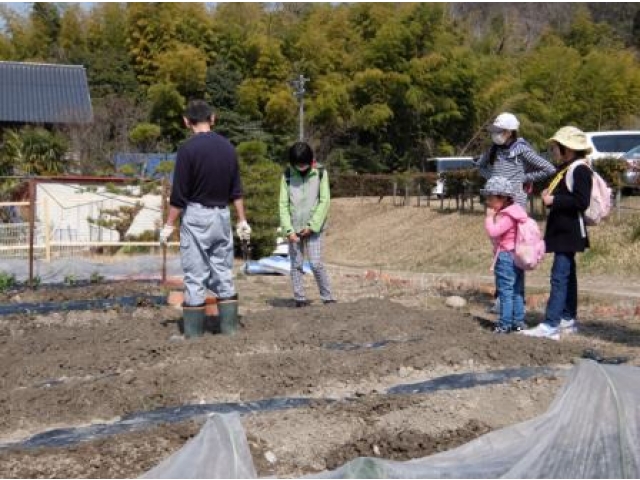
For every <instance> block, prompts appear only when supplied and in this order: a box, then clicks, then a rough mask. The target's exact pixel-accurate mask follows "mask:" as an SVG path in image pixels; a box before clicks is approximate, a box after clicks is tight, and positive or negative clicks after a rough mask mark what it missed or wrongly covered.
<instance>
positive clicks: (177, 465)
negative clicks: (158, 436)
mask: <svg viewBox="0 0 640 480" xmlns="http://www.w3.org/2000/svg"><path fill="white" fill-rule="evenodd" d="M256 476H257V475H256V470H255V468H254V466H253V461H252V459H251V451H250V450H249V444H248V443H247V439H246V436H245V433H244V429H243V428H242V424H241V423H240V416H239V415H238V414H237V413H233V414H226V415H213V416H212V417H211V418H209V420H207V423H205V425H204V427H202V429H201V430H200V433H198V435H196V436H195V437H193V438H192V439H191V440H189V441H188V442H187V443H186V444H185V446H184V447H182V448H181V449H180V450H178V451H177V452H175V453H174V454H173V455H171V456H170V457H168V458H166V459H165V460H163V461H162V462H161V463H160V464H159V465H157V466H156V467H155V468H153V469H151V470H149V471H148V472H147V473H145V474H144V475H143V476H142V477H141V478H256Z"/></svg>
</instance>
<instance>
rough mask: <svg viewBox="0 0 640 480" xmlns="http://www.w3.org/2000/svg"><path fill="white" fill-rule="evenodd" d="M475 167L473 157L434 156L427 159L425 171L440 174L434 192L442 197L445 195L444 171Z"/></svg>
mask: <svg viewBox="0 0 640 480" xmlns="http://www.w3.org/2000/svg"><path fill="white" fill-rule="evenodd" d="M474 167H475V163H474V161H473V157H433V158H429V159H427V164H426V168H425V171H426V172H428V173H436V174H438V176H437V180H436V186H435V188H434V189H433V194H434V195H435V196H436V197H438V198H442V197H443V196H444V195H445V188H444V178H443V177H442V175H441V174H442V173H443V172H448V171H451V170H469V169H471V168H474Z"/></svg>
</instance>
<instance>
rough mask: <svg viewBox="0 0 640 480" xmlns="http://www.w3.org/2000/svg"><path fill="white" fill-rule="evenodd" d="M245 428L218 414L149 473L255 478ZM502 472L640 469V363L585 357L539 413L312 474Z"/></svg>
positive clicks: (605, 473)
mask: <svg viewBox="0 0 640 480" xmlns="http://www.w3.org/2000/svg"><path fill="white" fill-rule="evenodd" d="M491 408H497V409H499V408H500V406H499V405H493V406H492V407H491ZM241 429H242V427H241V426H239V420H238V417H237V416H227V415H221V416H214V417H212V419H210V420H209V421H208V422H207V424H205V426H204V427H203V428H202V430H201V431H200V433H199V434H198V435H197V436H196V437H195V438H194V439H192V440H191V441H190V442H189V443H187V444H186V445H185V446H184V447H183V448H182V449H181V450H179V451H178V452H176V453H175V454H174V455H172V456H171V457H169V458H168V459H166V460H165V461H163V462H162V463H161V464H160V465H158V466H157V467H156V468H154V469H153V470H151V471H149V472H147V474H146V475H145V477H147V478H151V477H155V478H167V477H173V478H253V477H254V476H255V470H254V468H253V463H252V459H251V455H250V452H249V449H248V446H247V443H246V438H245V436H244V433H242V432H241ZM230 438H231V440H229V439H230ZM239 472H241V473H239ZM498 477H501V478H638V477H640V369H638V368H637V367H630V366H614V365H600V364H598V363H596V362H593V361H583V362H581V363H580V364H579V365H577V366H576V367H574V368H573V369H572V370H571V372H570V374H569V378H568V380H567V382H566V384H565V386H564V388H563V389H562V390H561V391H560V392H559V394H558V396H557V397H556V399H555V400H554V402H553V403H552V405H551V406H550V408H549V410H548V411H547V412H546V413H545V414H543V415H541V416H539V417H537V418H534V419H532V420H529V421H527V422H523V423H520V424H517V425H514V426H511V427H507V428H504V429H501V430H497V431H494V432H491V433H488V434H486V435H483V436H482V437H479V438H477V439H476V440H474V441H472V442H469V443H467V444H466V445H463V446H461V447H458V448H456V449H453V450H450V451H448V452H443V453H439V454H436V455H432V456H429V457H424V458H421V459H415V460H410V461H407V462H397V461H391V460H384V459H380V458H370V457H366V458H365V457H363V458H358V459H355V460H352V461H351V462H348V463H346V464H345V465H343V466H342V467H340V468H338V469H336V470H333V471H327V472H322V473H320V474H318V475H314V476H310V477H307V478H498Z"/></svg>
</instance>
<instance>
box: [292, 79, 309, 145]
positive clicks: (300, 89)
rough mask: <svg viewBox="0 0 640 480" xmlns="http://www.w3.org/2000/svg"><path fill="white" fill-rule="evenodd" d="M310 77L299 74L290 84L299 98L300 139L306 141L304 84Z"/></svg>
mask: <svg viewBox="0 0 640 480" xmlns="http://www.w3.org/2000/svg"><path fill="white" fill-rule="evenodd" d="M309 80H310V79H309V78H306V77H305V76H304V75H299V76H298V78H297V79H296V80H291V82H289V83H290V85H291V86H292V87H293V88H294V89H295V91H294V92H293V94H294V95H295V97H296V98H297V99H298V121H299V124H298V139H299V140H300V141H301V142H303V141H304V93H305V89H304V84H305V83H306V82H308V81H309Z"/></svg>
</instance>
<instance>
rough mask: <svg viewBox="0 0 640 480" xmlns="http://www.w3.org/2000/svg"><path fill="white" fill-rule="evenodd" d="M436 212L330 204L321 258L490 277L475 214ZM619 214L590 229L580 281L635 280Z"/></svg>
mask: <svg viewBox="0 0 640 480" xmlns="http://www.w3.org/2000/svg"><path fill="white" fill-rule="evenodd" d="M413 204H414V205H415V200H414V202H413ZM439 205H440V204H439V202H432V203H431V206H430V207H426V206H422V207H419V208H418V207H416V206H411V207H394V206H393V205H392V201H391V199H390V198H385V199H384V200H383V201H382V202H381V203H380V204H379V203H378V199H377V198H376V199H373V198H370V199H356V198H352V199H347V198H339V199H335V200H333V203H332V206H331V216H330V225H329V230H328V232H327V239H326V245H325V257H326V259H327V261H328V262H331V263H335V264H338V265H349V266H362V267H377V268H382V269H391V270H410V271H418V272H429V273H445V272H451V273H469V274H481V275H490V272H489V267H490V265H491V261H492V254H491V247H490V244H489V240H488V239H487V237H486V235H485V232H484V227H483V218H484V212H483V210H482V207H481V206H479V205H477V204H476V206H475V212H474V213H462V214H461V213H459V212H447V211H446V210H445V211H443V212H441V211H439ZM623 205H624V206H625V207H627V208H634V209H637V208H639V207H640V198H639V197H626V198H625V199H624V203H623ZM445 207H446V203H445ZM625 212H627V213H625V214H624V215H623V216H622V220H620V221H618V220H617V218H616V216H615V214H614V215H612V217H611V218H610V219H609V220H608V222H607V223H606V224H604V225H600V226H598V227H593V228H591V229H590V230H589V232H590V238H591V242H592V249H591V250H590V251H589V252H588V253H585V254H583V255H580V256H579V273H580V274H581V275H587V274H589V275H592V276H598V277H606V278H621V279H624V282H629V281H631V280H633V281H637V280H640V240H638V239H636V240H635V241H632V232H634V231H635V232H636V233H637V232H638V230H639V229H640V227H639V226H640V214H639V213H638V212H639V211H638V210H625ZM629 212H631V213H629ZM541 226H542V228H544V224H543V223H542V224H541ZM550 264H551V255H547V258H546V259H545V262H544V265H543V266H542V268H541V269H540V270H538V271H536V272H534V273H532V275H533V276H534V277H537V276H540V277H541V278H544V277H545V276H547V275H548V272H549V268H550Z"/></svg>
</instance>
